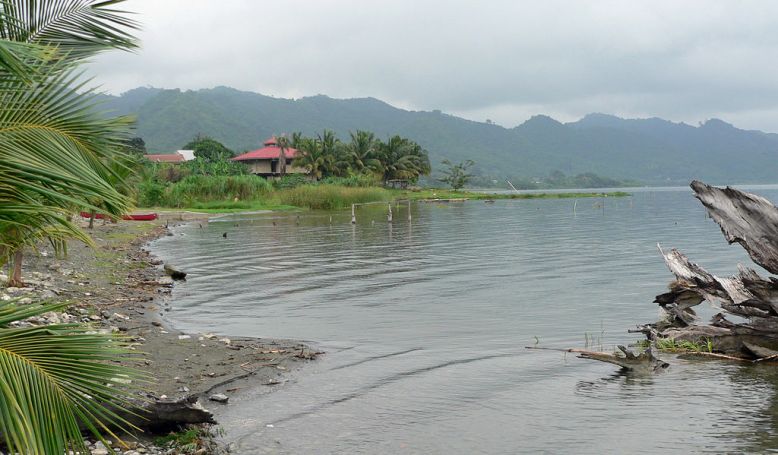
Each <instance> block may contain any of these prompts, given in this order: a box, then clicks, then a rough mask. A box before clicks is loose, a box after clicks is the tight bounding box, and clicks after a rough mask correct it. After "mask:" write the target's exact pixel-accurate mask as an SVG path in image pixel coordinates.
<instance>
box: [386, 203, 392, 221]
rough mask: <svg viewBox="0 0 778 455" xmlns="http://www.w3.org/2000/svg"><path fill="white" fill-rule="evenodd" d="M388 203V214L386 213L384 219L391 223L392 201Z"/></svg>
mask: <svg viewBox="0 0 778 455" xmlns="http://www.w3.org/2000/svg"><path fill="white" fill-rule="evenodd" d="M388 205H389V214H388V215H386V220H387V221H388V222H390V223H391V222H392V203H391V202H390V203H389V204H388Z"/></svg>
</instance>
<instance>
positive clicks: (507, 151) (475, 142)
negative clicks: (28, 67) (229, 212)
mask: <svg viewBox="0 0 778 455" xmlns="http://www.w3.org/2000/svg"><path fill="white" fill-rule="evenodd" d="M106 104H107V108H109V109H112V110H113V111H114V112H115V113H121V114H128V113H131V114H137V116H138V132H137V134H138V135H139V136H140V137H142V138H143V139H144V140H145V141H146V145H147V147H148V149H149V150H150V151H154V152H166V151H173V150H175V149H177V148H180V147H181V146H182V145H183V144H185V143H187V142H188V141H189V140H190V139H192V137H193V136H195V135H196V134H198V133H199V134H203V135H208V136H212V137H214V138H215V139H217V140H219V141H221V142H223V143H224V144H225V145H227V146H228V147H230V148H232V149H234V150H236V151H243V150H246V149H253V148H256V147H258V146H259V145H260V143H261V142H262V141H263V140H264V139H265V138H267V137H269V136H271V135H273V134H279V133H283V132H292V131H302V132H303V133H305V134H313V133H315V132H320V131H321V130H322V129H325V128H328V129H332V130H334V131H335V132H336V133H337V134H338V135H339V136H340V137H341V138H342V139H346V138H348V132H349V131H354V130H357V129H365V130H369V131H373V132H375V133H376V134H377V135H378V136H379V137H381V138H386V136H387V135H390V134H399V135H402V136H405V137H408V138H410V139H413V140H415V141H416V142H418V143H419V144H421V145H422V146H423V147H425V148H426V149H427V150H429V152H430V159H431V162H432V164H433V169H434V168H435V167H436V165H437V164H438V163H439V162H440V160H442V159H443V158H448V159H450V160H452V161H461V160H464V159H472V160H474V161H476V163H477V167H476V172H477V173H479V174H482V175H485V176H490V177H494V178H497V179H500V178H505V177H511V178H517V179H518V178H519V177H526V178H531V177H543V176H547V175H549V174H551V173H552V172H554V171H561V172H563V173H565V174H568V175H572V174H579V173H586V172H592V173H595V174H598V175H601V176H607V177H612V178H619V179H632V180H637V181H640V182H644V183H647V184H670V183H682V184H685V183H688V181H689V180H691V179H693V178H697V179H702V180H705V181H710V182H715V183H760V182H776V181H778V135H775V134H768V133H763V132H760V131H746V130H741V129H738V128H735V127H734V126H732V125H730V124H728V123H725V122H723V121H721V120H716V119H714V120H709V121H707V122H706V123H704V124H702V125H700V126H698V127H694V126H690V125H687V124H683V123H673V122H669V121H666V120H662V119H659V118H651V119H621V118H618V117H614V116H610V115H604V114H590V115H587V116H586V117H584V118H583V119H581V120H579V121H577V122H572V123H560V122H558V121H556V120H554V119H552V118H550V117H547V116H542V115H538V116H535V117H533V118H531V119H529V120H528V121H526V122H525V123H523V124H521V125H519V126H517V127H515V128H504V127H502V126H498V125H494V124H490V123H481V122H474V121H470V120H465V119H462V118H459V117H455V116H451V115H447V114H444V113H441V112H440V111H433V112H416V111H406V110H403V109H398V108H395V107H392V106H390V105H389V104H386V103H384V102H382V101H379V100H377V99H374V98H359V99H348V100H339V99H333V98H329V97H326V96H321V95H320V96H312V97H306V98H302V99H299V100H290V99H281V98H272V97H269V96H264V95H260V94H257V93H251V92H242V91H238V90H235V89H231V88H227V87H217V88H214V89H207V90H197V91H180V90H162V89H154V88H138V89H134V90H130V91H129V92H126V93H124V94H123V95H121V96H119V97H108V99H107V100H106ZM557 174H558V173H557Z"/></svg>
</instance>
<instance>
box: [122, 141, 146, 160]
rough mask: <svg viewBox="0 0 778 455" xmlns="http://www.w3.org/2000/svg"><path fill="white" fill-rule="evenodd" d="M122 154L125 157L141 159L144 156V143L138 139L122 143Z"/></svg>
mask: <svg viewBox="0 0 778 455" xmlns="http://www.w3.org/2000/svg"><path fill="white" fill-rule="evenodd" d="M123 152H124V153H126V154H127V155H131V156H136V157H142V156H143V155H145V154H146V142H145V141H144V140H143V138H140V137H133V138H130V139H128V140H126V141H125V142H124V149H123Z"/></svg>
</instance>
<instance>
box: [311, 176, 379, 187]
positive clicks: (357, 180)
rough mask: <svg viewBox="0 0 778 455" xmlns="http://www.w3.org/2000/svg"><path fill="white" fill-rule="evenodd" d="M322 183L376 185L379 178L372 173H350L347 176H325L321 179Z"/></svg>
mask: <svg viewBox="0 0 778 455" xmlns="http://www.w3.org/2000/svg"><path fill="white" fill-rule="evenodd" d="M320 183H322V184H324V185H341V186H348V187H369V186H378V185H379V184H380V183H381V182H380V180H379V179H378V178H377V177H376V176H375V175H372V174H352V175H349V176H348V177H326V178H324V179H322V180H321V182H320Z"/></svg>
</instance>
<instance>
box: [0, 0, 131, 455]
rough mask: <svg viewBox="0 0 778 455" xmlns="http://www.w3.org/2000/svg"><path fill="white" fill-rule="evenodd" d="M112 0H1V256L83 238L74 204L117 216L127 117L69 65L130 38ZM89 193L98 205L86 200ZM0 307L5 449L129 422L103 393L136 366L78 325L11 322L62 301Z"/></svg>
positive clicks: (74, 438) (119, 397)
mask: <svg viewBox="0 0 778 455" xmlns="http://www.w3.org/2000/svg"><path fill="white" fill-rule="evenodd" d="M116 3H118V2H116V1H93V0H52V1H46V2H41V1H37V0H0V264H2V263H3V262H5V260H7V259H8V258H9V257H10V258H13V265H14V267H13V269H14V273H13V274H12V281H17V282H18V281H20V280H21V276H20V274H19V273H17V272H21V260H22V254H21V252H22V248H24V247H25V246H30V247H35V246H36V245H37V244H38V243H39V242H40V241H41V240H42V239H48V240H49V241H51V242H52V244H54V246H55V248H58V249H61V248H63V246H64V241H65V239H67V238H77V239H80V240H83V241H84V242H87V243H90V242H91V241H90V239H89V237H88V236H86V235H85V234H84V233H83V232H82V231H81V230H80V229H79V228H78V227H77V226H76V225H74V224H73V223H72V222H70V221H69V218H70V216H71V215H72V212H73V210H74V209H76V210H79V209H87V210H97V211H101V212H105V213H107V214H111V215H116V216H118V215H121V214H122V213H124V212H125V211H126V210H127V209H128V207H129V200H128V198H127V197H126V196H124V195H122V194H121V193H120V192H119V191H117V190H116V189H115V188H114V186H113V185H112V184H111V183H110V180H111V178H112V177H118V175H117V173H116V172H115V170H113V169H112V167H111V166H112V165H114V164H115V157H116V156H117V155H118V154H119V153H120V152H119V150H121V148H122V147H123V145H124V143H125V141H126V140H127V139H128V138H129V137H131V136H130V134H129V132H128V125H129V123H130V121H129V119H125V118H119V119H110V118H105V117H103V116H101V115H99V113H98V112H97V111H96V109H95V99H94V98H95V95H94V93H93V92H92V91H90V90H88V89H86V88H85V86H84V83H83V80H82V78H81V75H80V74H78V73H76V72H75V70H76V67H77V65H78V64H79V63H80V62H82V61H83V60H84V59H85V58H87V57H89V56H92V55H94V54H95V53H97V52H100V51H103V50H106V49H110V48H123V49H129V48H132V47H135V46H136V44H135V41H134V39H133V38H132V37H131V36H130V35H129V34H128V33H127V32H125V31H123V30H124V29H125V28H127V27H133V26H134V22H132V21H131V20H129V19H126V18H125V17H124V16H123V15H122V13H121V12H118V11H116V10H114V9H113V5H115V4H116ZM95 201H99V207H98V206H97V205H96V204H95ZM14 303H15V302H10V303H3V304H1V305H0V441H1V442H2V443H3V444H4V445H5V448H6V449H7V451H8V452H10V453H24V454H61V453H65V452H67V450H74V451H79V452H81V453H84V452H85V451H86V449H85V448H84V446H83V440H82V437H81V429H82V428H84V429H86V430H88V431H89V432H91V433H92V434H93V435H95V436H98V437H99V436H100V434H101V433H103V432H108V433H109V434H112V433H110V428H115V427H116V426H124V427H125V428H127V426H128V425H129V424H128V422H127V421H125V420H123V419H122V418H121V417H120V416H119V415H118V414H117V413H116V412H115V411H113V410H111V409H112V408H111V407H107V406H105V404H106V403H107V402H111V403H113V405H114V406H119V407H122V406H127V405H128V404H129V399H130V398H131V397H132V395H133V390H134V389H133V387H134V386H128V385H127V384H125V382H126V381H124V380H121V379H117V378H125V379H126V378H127V377H137V376H139V374H138V373H136V372H134V371H133V370H130V369H127V368H125V367H122V366H120V365H117V364H114V363H112V361H114V360H116V358H117V355H120V354H126V352H128V351H126V349H125V348H124V347H123V346H122V345H121V343H117V342H116V341H114V340H113V339H112V337H111V336H109V335H100V334H95V333H93V332H89V328H87V327H85V326H82V325H79V324H59V325H53V326H46V327H32V328H9V327H8V326H9V324H10V323H11V322H14V321H18V320H21V319H24V318H27V317H30V316H34V315H36V314H40V313H43V312H47V311H53V310H58V309H61V308H62V306H61V305H59V306H51V305H48V306H42V305H27V306H23V307H17V306H15V305H14Z"/></svg>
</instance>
